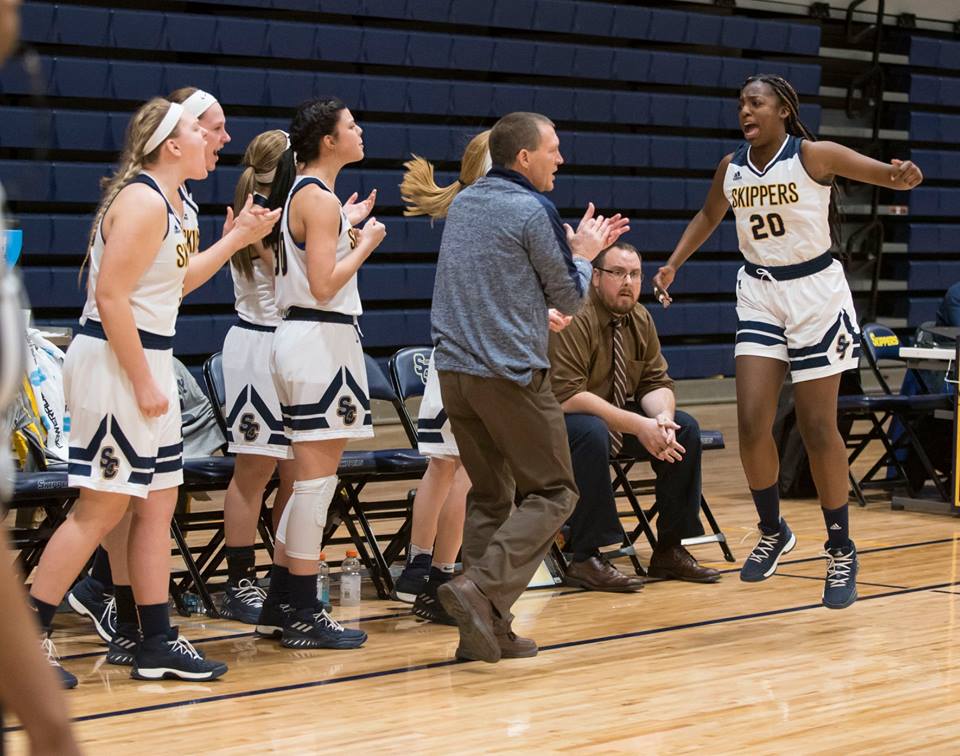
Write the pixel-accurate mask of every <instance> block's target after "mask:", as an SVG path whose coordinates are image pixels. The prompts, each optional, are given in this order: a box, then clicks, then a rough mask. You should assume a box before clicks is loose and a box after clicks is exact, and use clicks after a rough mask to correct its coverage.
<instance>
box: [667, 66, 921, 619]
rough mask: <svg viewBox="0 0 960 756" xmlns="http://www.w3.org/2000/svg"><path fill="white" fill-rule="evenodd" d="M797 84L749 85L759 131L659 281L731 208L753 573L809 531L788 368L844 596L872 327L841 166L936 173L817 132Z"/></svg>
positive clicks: (753, 128)
mask: <svg viewBox="0 0 960 756" xmlns="http://www.w3.org/2000/svg"><path fill="white" fill-rule="evenodd" d="M799 111H800V103H799V100H798V98H797V93H796V92H795V91H794V89H793V87H792V86H790V84H789V83H788V82H787V81H785V80H784V79H782V78H780V77H779V76H767V75H761V76H751V77H750V78H749V79H747V80H746V82H745V84H744V85H743V87H742V89H741V91H740V105H739V116H740V127H741V129H742V130H743V135H744V138H745V139H746V142H745V143H744V144H743V145H741V146H740V147H739V148H738V149H737V151H736V152H734V153H732V154H730V155H727V156H726V157H724V158H723V160H721V161H720V165H719V167H718V168H717V171H716V173H715V175H714V178H713V185H712V186H711V188H710V192H709V194H708V195H707V200H706V202H705V203H704V206H703V208H702V209H701V210H700V212H699V213H697V215H696V216H695V217H694V219H693V220H692V221H691V222H690V224H689V225H688V226H687V228H686V230H685V231H684V233H683V236H682V237H681V238H680V241H679V242H678V243H677V246H676V249H674V251H673V254H672V255H671V256H670V259H669V260H667V263H666V265H664V266H663V267H661V268H660V270H659V272H658V273H657V274H656V276H655V277H654V282H655V283H656V284H657V286H658V287H659V288H660V290H661V291H662V293H663V294H662V297H661V301H662V302H663V304H664V306H666V305H668V304H669V302H670V297H669V295H668V294H666V291H667V288H668V287H669V286H670V284H671V283H672V282H673V279H674V277H675V276H676V272H677V269H678V268H679V267H680V266H681V265H682V264H683V263H684V262H685V261H686V260H687V258H689V257H690V255H692V254H693V253H694V252H695V251H696V250H697V249H698V248H699V247H700V245H702V244H703V243H704V242H705V241H706V240H707V238H708V237H709V236H710V234H711V233H712V232H713V230H714V229H715V228H716V227H717V224H719V223H720V221H721V220H722V219H723V216H724V215H725V214H726V212H727V208H729V207H732V208H733V211H734V215H735V217H736V222H737V236H738V238H739V240H740V251H741V252H742V253H743V255H744V257H745V258H746V264H745V265H744V267H743V268H741V269H740V272H739V274H738V275H737V319H738V325H737V345H736V370H737V418H738V425H739V433H740V458H741V460H742V462H743V468H744V472H745V473H746V476H747V482H748V483H749V485H750V490H751V494H752V495H753V500H754V503H755V504H756V507H757V513H758V514H759V516H760V523H759V528H760V533H761V535H760V540H759V542H758V543H757V545H756V547H755V548H754V549H753V552H752V553H751V554H750V556H749V557H747V559H746V561H745V562H744V564H743V567H742V569H741V571H740V579H741V580H744V581H747V582H756V581H760V580H765V579H766V578H768V577H770V576H771V575H772V574H773V573H774V572H775V571H776V569H777V563H778V561H779V559H780V558H781V557H782V556H783V555H784V554H786V553H787V552H789V551H790V550H791V549H793V547H794V546H795V545H796V540H797V539H796V536H795V535H794V534H793V532H792V531H791V530H790V528H789V526H788V525H787V523H786V521H785V520H784V519H783V518H781V517H780V501H779V490H778V487H777V480H778V477H779V460H778V457H777V447H776V444H775V443H774V440H773V435H772V432H771V431H772V427H773V420H774V415H775V413H776V409H777V398H778V396H779V394H780V387H781V385H782V384H783V380H784V377H785V376H786V374H787V371H788V370H789V371H790V374H791V378H792V380H793V385H794V396H795V397H796V406H797V421H798V423H799V426H800V432H801V435H802V436H803V440H804V445H805V446H806V449H807V454H808V455H809V457H810V468H811V472H812V473H813V479H814V482H815V483H816V486H817V493H818V495H819V498H820V505H821V507H822V510H823V518H824V522H825V523H826V527H827V542H826V544H825V550H826V554H825V556H826V557H827V576H826V581H825V583H824V589H823V597H822V601H823V604H824V606H826V607H828V608H831V609H842V608H844V607H847V606H850V604H852V603H853V602H854V601H856V598H857V584H856V578H857V569H858V562H857V550H856V547H855V546H854V543H853V541H852V540H850V534H849V524H848V514H847V461H846V460H847V457H846V452H845V450H844V444H843V439H842V438H841V437H840V433H839V431H838V430H837V394H838V391H839V386H840V373H842V372H843V371H844V370H851V369H854V368H856V367H857V361H858V357H859V354H860V331H859V329H858V327H857V316H856V313H855V312H854V309H853V298H852V296H851V294H850V287H849V286H848V285H847V281H846V279H845V278H844V274H843V266H842V265H841V264H840V262H839V261H837V260H834V259H833V258H832V257H831V256H830V247H831V243H833V244H839V222H838V217H839V216H838V212H837V206H836V203H837V198H836V194H835V192H834V187H833V182H834V179H835V178H836V177H837V176H843V177H845V178H849V179H853V180H855V181H863V182H866V183H870V184H875V185H877V186H882V187H886V188H888V189H898V190H908V189H913V188H914V187H916V186H917V185H919V184H920V182H921V181H922V180H923V176H922V174H921V173H920V169H919V168H917V166H915V165H914V164H913V163H911V162H909V161H901V160H892V161H891V162H890V165H887V164H885V163H881V162H878V161H876V160H873V159H871V158H869V157H866V156H864V155H861V154H859V153H857V152H854V151H853V150H850V149H848V148H846V147H843V146H841V145H839V144H835V143H833V142H816V141H814V136H813V134H811V133H810V131H809V129H807V128H806V127H805V126H804V125H803V123H801V121H800V117H799Z"/></svg>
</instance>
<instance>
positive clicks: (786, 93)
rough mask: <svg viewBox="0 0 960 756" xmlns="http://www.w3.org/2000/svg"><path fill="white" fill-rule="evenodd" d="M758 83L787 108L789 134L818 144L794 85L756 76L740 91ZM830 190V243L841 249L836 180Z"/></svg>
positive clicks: (785, 122)
mask: <svg viewBox="0 0 960 756" xmlns="http://www.w3.org/2000/svg"><path fill="white" fill-rule="evenodd" d="M758 81H759V82H762V83H763V84H766V85H767V86H768V87H770V89H772V90H773V93H774V94H775V95H776V96H777V97H778V98H779V100H780V102H781V103H782V104H783V105H784V106H785V107H786V108H787V111H788V113H787V118H786V120H785V121H784V124H783V125H784V128H785V129H786V131H787V133H788V134H790V135H791V136H795V137H801V138H803V139H807V140H809V141H811V142H816V141H817V137H816V135H815V134H814V133H813V132H812V131H810V129H809V128H807V126H806V125H805V124H804V123H803V121H801V120H800V98H799V97H798V96H797V90H795V89H794V88H793V85H792V84H790V82H789V81H787V80H786V79H784V78H783V77H782V76H775V75H773V74H756V75H755V76H748V77H747V80H746V81H744V82H743V86H741V87H740V91H741V92H742V91H743V90H744V89H745V88H746V87H747V85H748V84H753V83H754V82H758ZM830 188H831V189H832V191H831V192H830V208H829V210H828V211H827V222H828V223H829V224H830V241H832V242H833V244H834V245H835V246H837V247H839V246H840V242H841V232H840V224H841V222H842V216H841V214H840V205H839V203H838V202H837V197H838V196H839V192H840V187H839V186H837V182H836V179H834V180H833V181H831V182H830Z"/></svg>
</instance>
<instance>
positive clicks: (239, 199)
mask: <svg viewBox="0 0 960 756" xmlns="http://www.w3.org/2000/svg"><path fill="white" fill-rule="evenodd" d="M287 147H289V139H288V137H287V134H286V132H284V131H280V130H279V129H276V130H273V131H266V132H264V133H262V134H259V135H257V136H256V137H254V139H253V140H252V141H251V142H250V144H249V145H248V146H247V149H246V152H244V155H243V173H242V174H241V175H240V180H239V181H238V182H237V188H236V192H235V196H234V205H235V206H237V207H238V208H239V207H242V206H243V202H245V201H246V200H245V198H246V197H247V196H248V195H249V194H253V198H254V202H255V203H256V204H258V205H261V206H266V203H267V195H268V194H269V192H270V186H271V185H272V183H273V178H274V175H275V173H276V169H277V163H278V162H279V160H280V156H281V155H282V154H283V152H284V150H286V149H287ZM273 267H274V251H273V247H271V246H269V245H265V244H263V243H262V242H261V241H257V242H254V243H253V244H251V245H250V246H249V247H246V248H245V249H242V250H240V251H239V252H238V253H237V254H235V255H234V256H233V257H232V258H231V261H230V273H231V275H232V277H233V291H234V296H235V299H236V308H237V322H236V324H235V325H234V326H233V327H231V328H230V330H229V331H228V332H227V336H226V338H225V339H224V342H223V350H222V355H223V363H222V364H223V381H224V389H225V394H226V407H225V412H226V420H227V442H228V445H229V451H230V452H232V453H233V454H236V455H237V458H236V465H235V467H234V472H233V477H232V479H231V480H230V485H229V486H228V488H227V493H226V496H225V497H224V500H223V521H224V551H225V552H226V559H227V573H228V575H227V585H226V587H225V589H224V595H223V604H222V606H221V608H220V613H221V615H222V616H224V617H226V618H228V619H235V620H239V621H241V622H246V623H248V624H253V625H255V624H257V621H258V620H259V619H260V610H261V609H262V608H263V599H264V598H265V596H266V593H265V592H264V591H263V589H262V588H260V587H259V586H257V585H256V569H255V568H256V554H255V552H254V541H255V539H256V534H257V522H258V520H259V515H260V506H261V501H262V499H263V493H264V490H265V488H266V486H267V484H268V483H269V482H270V479H271V477H272V476H273V474H274V472H275V471H276V470H277V468H278V465H279V473H280V484H279V487H278V489H277V492H276V495H275V497H274V504H273V523H274V530H276V526H277V525H278V524H279V520H280V516H281V515H282V513H283V508H284V505H285V504H286V502H287V499H288V498H289V496H290V492H291V491H292V490H293V467H292V461H291V460H292V459H293V452H292V450H291V449H290V441H289V440H288V439H287V437H286V436H285V435H284V433H283V423H282V421H281V418H280V400H279V399H278V398H277V390H276V388H275V387H274V384H273V376H272V374H271V372H270V355H271V353H272V351H273V335H274V331H276V328H277V326H278V325H279V324H280V313H279V312H278V311H277V306H276V303H275V302H274V292H273V287H274V282H273V278H274V276H273ZM277 549H278V550H280V549H282V547H280V545H279V544H277ZM275 556H279V557H280V561H281V562H282V561H283V558H282V553H280V554H275Z"/></svg>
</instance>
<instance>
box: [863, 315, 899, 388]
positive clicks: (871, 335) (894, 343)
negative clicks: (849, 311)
mask: <svg viewBox="0 0 960 756" xmlns="http://www.w3.org/2000/svg"><path fill="white" fill-rule="evenodd" d="M860 340H861V343H862V344H863V353H864V354H865V355H866V357H867V362H868V363H870V369H871V370H872V371H873V374H874V376H875V377H876V379H877V382H878V383H879V384H880V387H881V388H882V389H883V392H884V393H885V394H891V393H893V392H892V391H891V390H890V386H889V384H888V383H887V381H886V379H885V378H884V377H883V373H881V372H880V360H901V357H900V346H901V342H900V337H899V336H897V334H895V333H894V332H893V331H891V330H890V329H889V328H888V327H887V326H884V325H880V324H879V323H864V325H863V328H862V329H861V334H860Z"/></svg>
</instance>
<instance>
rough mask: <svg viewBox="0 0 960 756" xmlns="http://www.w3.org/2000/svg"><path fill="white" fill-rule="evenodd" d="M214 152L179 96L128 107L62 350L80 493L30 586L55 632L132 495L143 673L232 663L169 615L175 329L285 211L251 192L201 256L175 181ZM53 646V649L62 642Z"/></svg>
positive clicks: (178, 473) (185, 673) (176, 479)
mask: <svg viewBox="0 0 960 756" xmlns="http://www.w3.org/2000/svg"><path fill="white" fill-rule="evenodd" d="M205 152H206V133H205V131H204V129H203V127H201V126H200V124H199V123H198V121H197V119H196V117H194V116H193V115H191V114H190V113H187V112H186V111H185V110H184V109H183V106H181V105H179V104H176V103H170V102H168V101H167V100H164V99H160V98H155V99H153V100H150V101H149V102H148V103H146V104H145V105H143V106H142V107H141V108H140V109H139V110H138V111H137V112H136V113H135V114H134V116H133V118H132V119H131V122H130V126H129V127H128V129H127V137H126V143H125V146H124V151H123V155H122V157H121V160H120V167H119V169H118V170H117V172H116V173H115V174H114V176H113V177H112V178H111V179H110V180H109V181H108V182H107V183H106V185H105V191H104V197H103V199H102V201H101V204H100V207H99V209H98V211H97V215H96V218H95V221H94V224H93V228H92V232H91V244H90V249H89V253H88V257H89V260H90V273H89V276H88V281H87V301H86V305H85V306H84V310H83V314H82V316H81V318H80V324H81V327H80V329H79V331H78V334H77V336H76V337H75V338H74V340H73V342H72V343H71V345H70V348H69V349H68V351H67V359H66V362H65V363H64V388H65V392H66V398H67V404H68V405H69V406H70V409H71V415H72V429H71V434H70V435H71V446H70V471H69V472H70V475H69V478H70V480H69V483H70V485H71V486H76V487H78V488H80V489H81V494H80V496H79V498H78V499H77V502H76V504H75V505H74V507H73V510H72V511H71V514H70V517H69V518H68V519H67V521H66V522H65V523H64V524H63V525H61V526H60V528H59V529H58V530H57V531H56V533H54V535H53V537H52V538H51V540H50V544H49V548H48V549H47V550H45V552H44V555H43V557H42V559H41V561H40V565H39V567H38V568H37V572H36V575H35V577H34V581H33V586H32V588H31V596H32V597H33V601H34V605H35V607H36V610H37V614H38V616H39V620H40V624H41V627H42V628H43V630H44V632H45V633H46V634H47V635H48V637H49V632H50V626H51V623H52V621H53V617H54V614H55V612H56V608H57V605H58V604H59V603H60V600H61V599H62V597H63V594H64V592H65V591H66V589H67V587H68V586H69V585H70V582H71V581H72V580H73V579H74V577H75V576H76V575H77V573H78V572H79V571H80V569H81V567H82V566H83V564H84V563H85V562H86V560H87V559H88V558H89V557H90V554H92V553H93V550H94V548H95V547H96V544H97V543H98V542H99V541H100V540H101V539H102V538H103V537H104V536H105V535H106V534H107V533H108V532H110V530H111V529H112V528H114V527H115V526H116V524H117V523H118V522H119V520H120V519H121V517H123V515H124V513H125V512H126V511H127V507H128V506H129V505H130V504H131V499H132V500H133V517H132V521H131V525H130V536H129V543H128V544H127V551H128V553H129V554H130V556H131V559H130V564H129V569H130V577H131V579H132V584H133V592H134V595H135V597H136V609H137V614H138V615H139V621H140V627H141V628H142V631H143V640H142V642H140V643H138V644H137V645H136V647H135V649H134V650H133V656H134V660H133V671H132V676H133V677H136V678H139V679H148V680H154V679H161V678H164V677H175V678H180V679H183V680H210V679H213V678H215V677H219V676H220V675H222V674H223V673H224V672H226V665H225V664H223V663H221V662H214V661H211V660H208V659H205V658H203V657H202V656H201V655H200V654H199V653H197V651H196V650H195V649H194V648H193V646H191V645H190V643H189V642H188V641H186V640H185V639H184V638H181V637H180V636H179V634H178V632H177V630H176V628H171V627H170V618H169V614H168V609H167V592H168V584H169V569H170V565H169V562H170V547H169V543H170V541H169V538H170V536H169V528H170V519H171V517H172V516H173V511H174V507H175V505H176V501H177V487H178V486H179V485H180V483H182V481H183V472H182V461H181V453H182V439H181V435H180V407H179V400H178V394H177V387H176V380H175V378H174V373H173V363H172V355H173V352H172V341H173V335H174V328H175V324H176V318H177V311H178V308H179V302H180V299H181V297H182V296H183V295H184V294H185V293H187V292H189V291H191V290H193V289H195V288H197V287H198V286H200V285H202V284H203V283H204V282H205V281H206V280H207V279H209V278H210V277H211V276H212V275H213V274H214V273H215V272H216V271H217V270H218V269H219V268H220V267H221V266H222V265H223V263H224V262H226V260H227V259H228V258H229V257H230V255H231V254H232V253H233V251H234V250H236V249H238V248H240V247H243V246H246V245H247V244H249V243H250V242H251V241H254V240H256V239H260V238H262V237H263V236H264V235H265V234H266V233H267V231H269V229H270V228H271V227H272V226H273V224H274V222H275V221H276V219H277V216H278V213H276V212H272V213H271V212H268V211H266V210H265V209H262V208H253V207H252V198H250V199H249V200H248V201H247V204H246V206H245V207H244V210H243V212H242V213H241V214H240V216H239V217H238V218H237V222H236V223H235V224H234V226H233V229H232V230H231V231H230V233H229V234H227V237H226V238H225V239H224V240H222V241H221V242H219V243H218V244H216V245H214V247H213V248H211V250H209V251H207V252H205V253H203V254H198V255H195V256H194V257H193V258H192V259H191V258H190V255H189V249H188V245H187V240H186V237H185V236H184V235H183V230H182V223H183V201H182V198H181V197H180V195H179V193H178V191H177V189H178V187H179V186H181V185H182V184H183V182H184V181H185V180H187V179H203V178H205V177H206V175H207V169H206V159H205ZM47 648H48V649H49V654H50V656H51V663H55V662H56V651H55V649H54V648H53V645H52V644H47ZM61 669H62V668H61ZM62 676H63V682H64V684H65V685H66V686H68V687H73V686H74V685H76V682H77V680H76V677H74V676H73V675H71V674H70V673H69V672H66V671H65V670H63V671H62Z"/></svg>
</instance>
